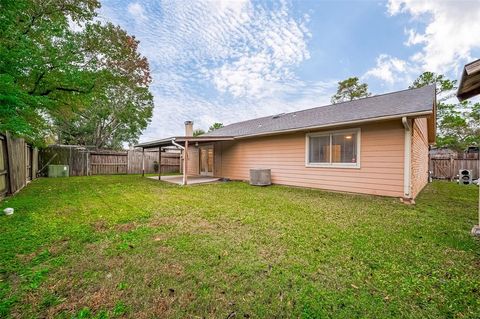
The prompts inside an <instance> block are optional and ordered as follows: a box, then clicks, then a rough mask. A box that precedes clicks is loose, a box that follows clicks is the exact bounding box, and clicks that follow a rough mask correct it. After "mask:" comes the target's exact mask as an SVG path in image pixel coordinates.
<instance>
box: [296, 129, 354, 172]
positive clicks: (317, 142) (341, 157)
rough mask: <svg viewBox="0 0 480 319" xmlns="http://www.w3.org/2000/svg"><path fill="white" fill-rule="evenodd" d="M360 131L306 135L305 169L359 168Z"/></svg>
mask: <svg viewBox="0 0 480 319" xmlns="http://www.w3.org/2000/svg"><path fill="white" fill-rule="evenodd" d="M360 134H361V132H360V129H359V128H357V129H349V130H339V131H330V132H319V133H308V134H307V135H306V154H305V165H306V166H307V167H345V168H360Z"/></svg>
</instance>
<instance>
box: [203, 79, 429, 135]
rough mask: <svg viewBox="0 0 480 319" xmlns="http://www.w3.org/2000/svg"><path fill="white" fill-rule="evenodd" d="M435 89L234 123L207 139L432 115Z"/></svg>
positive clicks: (410, 91) (412, 91)
mask: <svg viewBox="0 0 480 319" xmlns="http://www.w3.org/2000/svg"><path fill="white" fill-rule="evenodd" d="M434 103H435V85H428V86H424V87H422V88H418V89H408V90H404V91H398V92H392V93H387V94H382V95H376V96H372V97H368V98H364V99H360V100H355V101H350V102H343V103H338V104H333V105H327V106H321V107H316V108H312V109H307V110H302V111H296V112H291V113H285V114H279V115H277V116H266V117H261V118H256V119H252V120H248V121H243V122H238V123H233V124H230V125H226V126H225V127H223V128H221V129H218V130H215V131H213V132H210V133H206V134H203V135H201V136H202V137H204V136H205V137H207V136H211V137H214V136H218V137H221V136H248V135H256V134H267V133H274V132H281V131H285V130H294V129H302V128H305V129H308V128H310V127H312V128H313V127H321V126H329V125H335V124H340V123H348V122H352V123H354V122H358V121H365V120H370V119H371V120H374V119H376V118H382V117H395V116H398V117H400V116H404V115H408V114H415V113H428V112H432V111H433V104H434Z"/></svg>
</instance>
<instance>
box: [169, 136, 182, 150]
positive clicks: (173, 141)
mask: <svg viewBox="0 0 480 319" xmlns="http://www.w3.org/2000/svg"><path fill="white" fill-rule="evenodd" d="M172 144H173V145H175V146H176V147H178V148H179V149H181V150H182V151H184V150H185V147H183V146H182V145H180V144H178V143H177V142H175V138H172Z"/></svg>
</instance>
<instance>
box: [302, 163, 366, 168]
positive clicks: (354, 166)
mask: <svg viewBox="0 0 480 319" xmlns="http://www.w3.org/2000/svg"><path fill="white" fill-rule="evenodd" d="M305 167H309V168H357V169H358V168H360V164H353V165H349V164H313V163H307V164H305Z"/></svg>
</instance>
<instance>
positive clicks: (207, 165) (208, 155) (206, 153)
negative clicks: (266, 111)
mask: <svg viewBox="0 0 480 319" xmlns="http://www.w3.org/2000/svg"><path fill="white" fill-rule="evenodd" d="M186 125H187V123H186ZM230 140H233V137H213V136H205V137H201V136H198V137H194V136H175V137H169V138H165V139H161V140H156V141H152V142H147V143H141V144H138V145H135V147H137V148H141V149H142V158H143V160H142V176H145V160H144V158H145V157H144V153H145V150H148V149H157V150H158V151H159V152H158V162H159V163H161V160H162V153H164V152H165V148H167V147H172V146H174V147H176V148H177V149H179V150H180V151H181V161H182V170H181V171H182V172H181V173H182V175H166V176H162V172H161V169H159V172H158V176H150V177H149V178H152V179H155V180H160V181H165V182H169V183H174V184H178V185H188V184H201V183H212V182H216V181H218V180H220V177H219V176H214V171H213V167H214V147H213V144H214V143H215V142H220V141H230ZM194 151H196V152H194ZM194 153H196V154H199V155H198V161H197V160H196V157H194V158H189V156H193V155H192V154H194ZM189 159H190V160H189ZM189 165H191V166H195V167H189ZM192 172H193V173H192ZM197 173H198V174H197Z"/></svg>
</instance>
